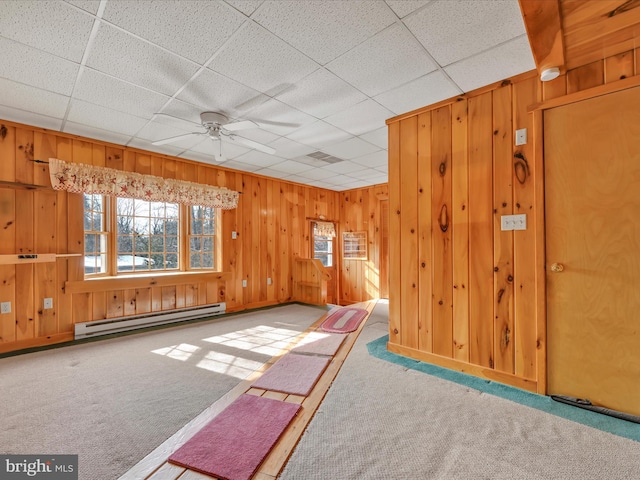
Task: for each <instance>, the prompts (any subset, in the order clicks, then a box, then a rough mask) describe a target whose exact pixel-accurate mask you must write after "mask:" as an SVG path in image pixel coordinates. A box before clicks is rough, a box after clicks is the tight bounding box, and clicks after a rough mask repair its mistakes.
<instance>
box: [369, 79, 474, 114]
mask: <svg viewBox="0 0 640 480" xmlns="http://www.w3.org/2000/svg"><path fill="white" fill-rule="evenodd" d="M461 93H462V91H461V90H460V89H458V87H457V85H455V84H454V83H452V82H451V80H449V79H448V78H447V76H446V75H444V74H443V73H442V72H441V71H439V70H438V71H435V72H432V73H430V74H428V75H425V76H424V77H420V78H418V79H417V80H414V81H412V82H409V83H408V84H406V85H403V86H401V87H399V88H395V89H393V90H391V91H389V92H385V93H381V94H380V95H378V96H376V97H374V100H375V101H376V102H378V103H380V104H381V105H384V106H385V107H387V108H388V109H389V110H391V111H392V112H394V113H395V114H396V115H400V114H401V113H406V112H409V111H411V110H415V109H417V108H422V107H425V106H427V105H431V104H433V103H436V102H439V101H440V100H446V99H447V98H451V97H454V96H456V95H460V94H461Z"/></svg>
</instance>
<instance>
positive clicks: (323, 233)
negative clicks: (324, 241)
mask: <svg viewBox="0 0 640 480" xmlns="http://www.w3.org/2000/svg"><path fill="white" fill-rule="evenodd" d="M313 234H314V235H318V236H319V237H335V236H336V226H335V224H334V223H333V222H315V223H314V225H313Z"/></svg>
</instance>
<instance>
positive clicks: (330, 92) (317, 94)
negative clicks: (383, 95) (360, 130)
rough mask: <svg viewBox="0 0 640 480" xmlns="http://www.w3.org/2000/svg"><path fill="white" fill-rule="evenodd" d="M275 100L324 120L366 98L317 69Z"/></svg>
mask: <svg viewBox="0 0 640 480" xmlns="http://www.w3.org/2000/svg"><path fill="white" fill-rule="evenodd" d="M277 98H278V100H280V101H282V102H284V103H286V104H288V105H291V106H293V107H295V108H297V109H298V110H302V111H303V112H306V113H308V114H310V115H313V116H314V117H317V118H324V117H326V116H328V115H331V114H332V113H337V112H339V111H340V110H344V109H345V108H346V107H349V106H351V105H355V104H356V103H360V102H362V101H363V100H366V98H367V96H366V95H365V94H364V93H362V92H360V91H359V90H357V89H355V88H354V87H352V86H351V85H349V84H348V83H347V82H345V81H344V80H342V79H340V78H338V77H337V76H335V75H334V74H333V73H331V72H329V71H328V70H325V69H324V68H319V69H318V70H316V71H315V72H313V73H312V74H311V75H309V76H308V77H306V78H304V79H302V80H301V81H299V82H298V83H296V84H295V85H294V86H293V87H291V88H290V89H288V90H287V91H285V92H284V93H281V94H280V95H278V97H277Z"/></svg>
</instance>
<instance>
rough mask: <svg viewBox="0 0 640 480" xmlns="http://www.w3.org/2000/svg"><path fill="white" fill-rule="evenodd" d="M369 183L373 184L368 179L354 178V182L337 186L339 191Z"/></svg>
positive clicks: (361, 186)
mask: <svg viewBox="0 0 640 480" xmlns="http://www.w3.org/2000/svg"><path fill="white" fill-rule="evenodd" d="M369 185H371V184H370V183H369V182H367V181H366V180H354V181H352V182H349V183H345V184H343V185H340V186H339V187H338V188H337V190H339V191H345V190H353V189H355V188H363V187H368V186H369Z"/></svg>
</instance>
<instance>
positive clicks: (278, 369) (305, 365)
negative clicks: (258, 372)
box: [251, 352, 330, 396]
mask: <svg viewBox="0 0 640 480" xmlns="http://www.w3.org/2000/svg"><path fill="white" fill-rule="evenodd" d="M329 361H330V358H328V357H310V356H309V355H296V354H295V353H291V352H289V353H287V354H286V355H285V356H284V357H282V358H281V359H280V360H278V361H277V362H276V363H274V364H273V365H272V366H271V367H269V369H268V370H267V371H266V372H264V373H263V374H262V376H261V377H260V378H258V379H257V380H256V381H255V382H253V385H251V386H252V387H255V388H263V389H265V390H274V391H276V392H284V393H290V394H292V395H304V396H307V395H309V393H311V390H312V389H313V386H314V385H315V384H316V382H317V381H318V378H320V375H322V372H324V369H325V368H326V367H327V365H328V364H329Z"/></svg>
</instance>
